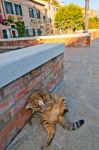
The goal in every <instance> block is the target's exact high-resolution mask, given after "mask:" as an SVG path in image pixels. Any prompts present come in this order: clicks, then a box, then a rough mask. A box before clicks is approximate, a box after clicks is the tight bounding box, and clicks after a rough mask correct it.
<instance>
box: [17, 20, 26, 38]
mask: <svg viewBox="0 0 99 150" xmlns="http://www.w3.org/2000/svg"><path fill="white" fill-rule="evenodd" d="M15 24H16V29H17V31H18V36H19V37H25V26H24V22H22V21H18V22H16V23H15Z"/></svg>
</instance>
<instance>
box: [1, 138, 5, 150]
mask: <svg viewBox="0 0 99 150" xmlns="http://www.w3.org/2000/svg"><path fill="white" fill-rule="evenodd" d="M5 146H6V142H5V141H4V140H2V141H0V150H3V149H4V148H5Z"/></svg>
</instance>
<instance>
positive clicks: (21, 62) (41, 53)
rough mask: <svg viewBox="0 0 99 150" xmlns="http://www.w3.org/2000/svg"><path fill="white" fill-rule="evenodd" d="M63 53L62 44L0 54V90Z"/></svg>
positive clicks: (51, 44)
mask: <svg viewBox="0 0 99 150" xmlns="http://www.w3.org/2000/svg"><path fill="white" fill-rule="evenodd" d="M63 52H64V44H62V43H57V44H56V43H50V44H47V43H45V44H39V45H36V46H31V47H27V48H23V49H21V50H16V51H11V52H7V53H4V54H0V88H1V87H3V86H5V85H7V84H9V83H10V82H12V81H14V80H16V79H17V78H19V77H21V76H23V75H24V74H26V73H28V72H29V71H31V70H33V69H35V68H37V67H39V66H40V65H42V64H44V63H46V62H47V61H49V60H51V59H53V58H54V57H56V56H58V55H60V54H62V53H63Z"/></svg>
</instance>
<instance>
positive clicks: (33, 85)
mask: <svg viewBox="0 0 99 150" xmlns="http://www.w3.org/2000/svg"><path fill="white" fill-rule="evenodd" d="M42 79H43V76H42V75H40V76H38V77H36V78H34V80H32V81H30V82H29V84H28V91H30V90H31V89H33V88H34V87H35V86H36V85H37V84H38V83H39V82H41V81H42Z"/></svg>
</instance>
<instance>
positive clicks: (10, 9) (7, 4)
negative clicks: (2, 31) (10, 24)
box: [4, 1, 14, 14]
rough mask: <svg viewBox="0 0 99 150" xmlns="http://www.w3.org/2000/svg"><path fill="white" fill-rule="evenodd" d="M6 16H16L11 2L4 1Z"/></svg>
mask: <svg viewBox="0 0 99 150" xmlns="http://www.w3.org/2000/svg"><path fill="white" fill-rule="evenodd" d="M4 5H5V10H6V14H14V11H13V5H12V3H11V2H7V1H4Z"/></svg>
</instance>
